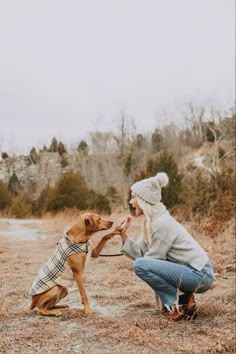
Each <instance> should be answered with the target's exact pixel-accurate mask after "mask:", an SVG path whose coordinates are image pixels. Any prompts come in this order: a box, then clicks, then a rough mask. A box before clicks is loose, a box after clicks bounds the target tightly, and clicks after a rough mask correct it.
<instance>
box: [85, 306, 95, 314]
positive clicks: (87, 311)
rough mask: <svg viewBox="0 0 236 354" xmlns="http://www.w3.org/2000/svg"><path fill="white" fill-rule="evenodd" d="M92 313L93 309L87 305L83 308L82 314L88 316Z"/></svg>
mask: <svg viewBox="0 0 236 354" xmlns="http://www.w3.org/2000/svg"><path fill="white" fill-rule="evenodd" d="M92 313H93V311H92V310H91V309H90V308H89V307H88V308H85V309H84V314H85V316H89V315H91V314H92Z"/></svg>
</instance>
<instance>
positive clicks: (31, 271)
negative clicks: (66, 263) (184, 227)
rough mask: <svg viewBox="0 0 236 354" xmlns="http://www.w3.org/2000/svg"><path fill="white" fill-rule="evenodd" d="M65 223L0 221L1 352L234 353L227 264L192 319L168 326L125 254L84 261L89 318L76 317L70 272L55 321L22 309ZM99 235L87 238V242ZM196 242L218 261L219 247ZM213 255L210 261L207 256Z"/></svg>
mask: <svg viewBox="0 0 236 354" xmlns="http://www.w3.org/2000/svg"><path fill="white" fill-rule="evenodd" d="M120 218H121V215H113V216H112V219H113V220H115V221H117V222H118V221H119V220H120ZM66 224H67V223H66V222H65V221H63V220H57V219H55V220H44V221H42V220H29V221H25V220H24V221H16V220H12V221H11V220H3V219H0V274H1V277H0V291H1V295H0V296H1V298H0V352H1V353H9V354H10V353H11V354H13V353H22V354H23V353H89V354H90V353H91V354H93V353H94V354H95V353H99V354H103V353H113V354H115V353H135V354H136V353H155V352H156V353H168V354H169V353H207V352H219V353H225V352H232V353H233V352H234V343H235V342H234V341H235V336H234V335H235V326H234V321H235V318H233V314H234V313H235V307H234V300H235V288H234V286H235V273H234V272H233V271H232V268H230V267H228V268H227V270H224V271H223V270H222V271H221V269H220V270H219V271H218V274H217V277H216V281H215V284H214V287H213V289H212V290H210V291H209V292H207V293H205V294H202V295H196V298H197V302H198V305H199V315H198V319H197V320H196V321H192V322H187V321H182V322H179V323H175V322H170V321H168V320H166V319H163V318H161V317H160V311H159V310H156V309H155V301H154V296H153V293H152V291H151V290H150V289H149V288H148V287H147V286H146V285H145V284H144V283H143V282H141V281H140V280H139V279H137V277H136V276H135V275H134V273H133V270H132V261H131V260H129V259H128V258H126V257H124V256H121V257H99V258H98V259H91V261H90V263H89V265H88V268H87V270H86V274H85V284H86V290H87V294H88V297H89V299H90V304H91V307H92V309H93V315H91V316H89V317H85V316H84V315H83V313H82V305H81V300H80V296H79V293H78V290H77V287H76V285H75V284H74V282H73V279H72V276H71V274H70V273H69V272H66V273H65V274H64V276H63V279H64V284H65V285H67V286H68V287H69V291H70V293H69V295H68V297H67V303H68V304H69V305H70V309H65V310H63V315H62V316H61V317H60V318H54V317H41V316H36V315H35V312H34V311H31V312H30V311H28V310H25V307H26V306H27V305H28V304H29V298H28V296H27V292H28V290H29V288H30V286H31V283H32V281H33V280H34V278H35V276H36V273H37V271H38V269H39V268H40V267H41V266H42V265H43V263H44V262H45V261H46V260H47V258H48V257H49V256H50V255H51V253H52V251H53V250H54V247H55V244H56V242H57V240H59V239H60V238H61V231H62V230H63V229H64V227H65V226H66ZM138 229H139V222H138V221H137V220H135V221H134V223H133V226H132V229H131V232H134V234H137V232H138ZM101 235H102V233H100V234H98V235H96V236H94V237H93V241H94V242H96V240H98V239H99V238H100V237H101ZM232 237H233V236H232ZM230 239H231V238H230ZM226 241H227V242H229V241H228V239H227V240H226ZM201 242H202V243H203V244H204V246H207V248H208V250H209V251H211V252H213V253H215V252H218V253H217V257H218V258H217V257H216V255H215V257H216V258H215V259H217V262H218V259H219V257H220V259H222V260H223V261H224V255H225V249H224V248H223V247H222V244H221V247H220V246H219V249H218V248H217V247H218V246H217V243H215V241H214V243H213V241H212V240H207V239H202V240H201ZM224 247H226V245H225V246H224ZM228 247H230V245H229V246H228ZM119 248H120V239H119V237H118V236H116V237H115V238H114V239H113V240H111V241H109V243H108V244H107V245H106V247H105V248H104V251H103V253H114V252H115V253H116V252H119ZM221 252H223V253H222V254H221ZM212 257H213V261H214V254H212ZM227 257H229V256H228V255H227ZM231 257H232V255H231ZM227 264H228V263H227ZM222 269H223V268H222Z"/></svg>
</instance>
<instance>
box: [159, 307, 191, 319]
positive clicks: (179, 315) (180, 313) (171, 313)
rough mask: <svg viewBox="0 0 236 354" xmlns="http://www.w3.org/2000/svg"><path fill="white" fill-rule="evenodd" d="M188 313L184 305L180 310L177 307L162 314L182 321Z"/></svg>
mask: <svg viewBox="0 0 236 354" xmlns="http://www.w3.org/2000/svg"><path fill="white" fill-rule="evenodd" d="M185 315H186V311H185V309H184V307H183V306H182V305H180V306H179V311H177V309H176V308H175V309H174V311H167V312H165V313H162V316H163V317H165V318H168V319H170V320H174V321H180V320H182V318H184V316H185Z"/></svg>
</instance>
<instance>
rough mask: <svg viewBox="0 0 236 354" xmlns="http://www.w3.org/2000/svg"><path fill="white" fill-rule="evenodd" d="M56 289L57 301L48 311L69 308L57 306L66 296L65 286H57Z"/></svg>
mask: <svg viewBox="0 0 236 354" xmlns="http://www.w3.org/2000/svg"><path fill="white" fill-rule="evenodd" d="M57 288H58V294H57V300H56V302H55V303H54V305H52V306H51V307H50V309H65V308H68V307H70V306H69V305H67V304H57V303H58V302H59V301H61V300H62V299H63V298H64V297H66V296H67V295H68V289H67V288H66V287H65V286H62V285H57Z"/></svg>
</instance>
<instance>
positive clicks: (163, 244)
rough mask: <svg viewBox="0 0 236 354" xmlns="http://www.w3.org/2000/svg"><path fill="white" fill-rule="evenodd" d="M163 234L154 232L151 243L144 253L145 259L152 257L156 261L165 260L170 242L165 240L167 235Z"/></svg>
mask: <svg viewBox="0 0 236 354" xmlns="http://www.w3.org/2000/svg"><path fill="white" fill-rule="evenodd" d="M165 234H166V233H165V232H163V231H162V232H161V234H160V233H158V232H155V233H154V234H153V238H152V241H151V242H150V244H149V249H148V251H147V252H146V253H145V256H147V257H153V258H157V259H163V260H166V259H167V253H168V251H169V249H170V247H171V243H172V242H170V240H169V239H168V238H167V235H165ZM167 240H168V241H167Z"/></svg>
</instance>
